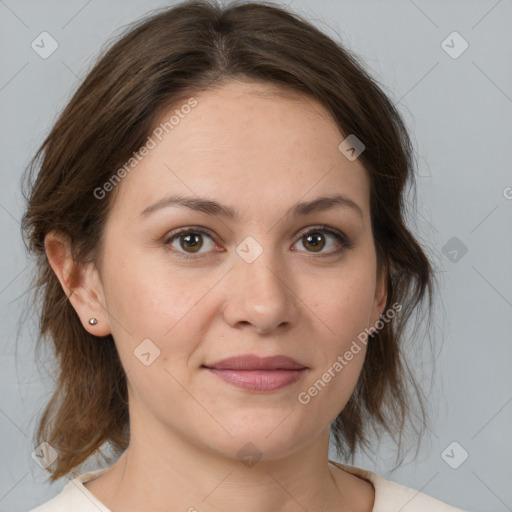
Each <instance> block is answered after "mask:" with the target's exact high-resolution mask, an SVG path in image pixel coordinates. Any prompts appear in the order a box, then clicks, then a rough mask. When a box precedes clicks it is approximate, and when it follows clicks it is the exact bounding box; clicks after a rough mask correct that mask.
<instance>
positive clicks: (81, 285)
mask: <svg viewBox="0 0 512 512" xmlns="http://www.w3.org/2000/svg"><path fill="white" fill-rule="evenodd" d="M44 243H45V249H46V256H47V258H48V261H49V263H50V265H51V267H52V269H53V271H54V272H55V275H56V276H57V278H58V279H59V281H60V284H61V286H62V288H63V290H64V293H65V294H66V296H67V297H68V299H69V301H70V302H71V305H72V306H73V308H74V309H75V311H76V313H77V315H78V316H79V318H80V320H81V321H82V325H83V326H84V328H85V330H86V331H88V332H89V333H91V334H93V335H95V336H106V335H107V334H110V332H111V331H110V324H109V315H108V313H107V309H106V304H105V298H104V292H103V285H102V283H101V279H100V276H99V274H98V271H97V269H96V267H95V266H94V264H93V263H87V264H79V263H77V262H75V261H74V260H73V257H72V254H71V244H70V243H69V239H68V237H66V236H65V235H63V234H61V233H56V232H54V231H52V232H50V233H48V234H47V235H46V237H45V240H44ZM91 317H94V318H96V319H97V320H98V323H97V324H96V325H90V324H89V318H91Z"/></svg>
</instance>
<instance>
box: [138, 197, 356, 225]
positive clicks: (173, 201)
mask: <svg viewBox="0 0 512 512" xmlns="http://www.w3.org/2000/svg"><path fill="white" fill-rule="evenodd" d="M171 206H183V207H185V208H188V209H190V210H193V211H197V212H200V213H205V214H207V215H212V216H216V217H224V218H226V219H229V220H232V221H239V220H240V218H241V216H240V213H239V212H238V211H237V210H236V209H234V208H232V207H231V206H227V205H223V204H220V203H218V202H217V201H214V200H212V199H207V198H202V197H188V196H181V195H174V196H169V197H164V198H162V199H160V200H158V201H157V202H156V203H153V204H152V205H150V206H148V207H147V208H145V209H144V210H142V211H141V212H140V213H139V218H143V219H144V218H147V217H149V216H150V215H151V214H152V213H153V212H155V211H157V210H160V209H162V208H167V207H171ZM336 207H346V208H350V209H351V210H353V211H354V212H356V213H357V214H358V215H359V216H360V217H361V219H362V218H363V211H362V209H361V208H360V207H359V206H358V205H357V204H356V203H355V202H354V201H352V199H350V198H349V197H347V196H345V195H343V194H335V195H331V196H321V197H317V198H316V199H313V200H312V201H305V202H301V203H297V204H296V205H294V206H293V207H292V208H290V210H289V212H290V211H291V214H292V216H293V217H300V216H303V215H308V214H310V213H314V212H323V211H326V210H329V209H331V208H336Z"/></svg>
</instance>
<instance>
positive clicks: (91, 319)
mask: <svg viewBox="0 0 512 512" xmlns="http://www.w3.org/2000/svg"><path fill="white" fill-rule="evenodd" d="M97 323H98V320H96V318H94V317H93V318H89V325H96V324H97Z"/></svg>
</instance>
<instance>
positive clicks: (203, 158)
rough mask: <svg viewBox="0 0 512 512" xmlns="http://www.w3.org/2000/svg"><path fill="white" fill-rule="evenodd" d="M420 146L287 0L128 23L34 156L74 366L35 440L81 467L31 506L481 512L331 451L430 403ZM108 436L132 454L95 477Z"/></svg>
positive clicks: (46, 270)
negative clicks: (424, 372) (422, 333)
mask: <svg viewBox="0 0 512 512" xmlns="http://www.w3.org/2000/svg"><path fill="white" fill-rule="evenodd" d="M411 154H412V148H411V144H410V141H409V138H408V135H407V132H406V130H405V128H404V125H403V123H402V121H401V119H400V116H399V114H398V113H397V111H396V110H395V109H394V107H393V105H392V104H391V102H390V101H389V100H388V98H387V97H386V96H385V95H384V94H383V93H382V91H381V90H380V89H379V88H378V87H377V85H376V84H375V82H374V81H372V79H371V78H370V77H369V75H368V74H367V73H366V72H365V71H364V69H363V67H362V66H361V65H359V64H358V63H357V62H356V60H355V59H354V58H353V57H352V56H350V55H349V54H348V53H347V52H346V50H344V49H343V48H341V47H340V46H339V45H337V44H336V43H334V42H333V41H332V40H331V39H329V38H328V37H327V36H325V35H323V34H322V33H321V32H319V31H318V30H317V29H315V28H314V27H313V26H312V25H310V24H308V23H307V22H306V21H304V20H302V19H300V18H299V17H298V16H295V15H293V14H292V13H289V12H287V11H286V10H284V9H281V8H278V7H276V6H273V5H271V4H263V3H260V4H256V3H247V4H238V5H232V6H227V7H220V6H217V5H215V4H210V3H206V2H197V1H195V2H187V3H183V4H180V5H177V6H175V7H172V8H169V9H165V10H163V11H161V12H159V13H157V14H155V15H153V16H152V17H150V18H147V19H145V20H142V21H141V22H139V23H138V24H137V25H136V26H133V27H131V28H130V30H129V31H128V32H126V33H125V34H124V36H123V37H122V38H121V39H120V40H119V41H118V42H116V43H115V44H114V45H113V46H112V47H111V48H110V49H109V50H108V51H107V52H106V53H105V54H104V55H103V57H102V58H101V59H100V60H99V61H98V62H97V63H96V65H95V66H94V68H93V69H92V71H91V72H90V73H89V75H88V76H87V77H86V79H85V81H84V82H83V84H82V85H81V86H80V87H79V89H78V90H77V92H76V93H75V95H74V96H73V98H72V99H71V101H70V103H69V104H68V105H67V107H66V109H65V110H64V112H63V113H62V115H61V116H60V118H59V119H58V121H57V123H56V124H55V126H54V128H53V129H52V131H51V133H50V134H49V136H48V138H47V139H46V140H45V142H44V143H43V145H42V147H41V148H40V150H39V152H38V154H37V155H36V156H35V158H34V161H33V163H32V166H31V171H32V172H33V171H35V170H36V168H39V167H40V170H39V173H38V175H37V177H36V178H35V179H33V180H32V181H31V183H30V193H29V195H28V197H27V202H28V204H27V211H26V213H25V215H24V218H23V228H24V233H25V237H26V240H27V242H28V243H27V245H28V247H29V249H30V250H31V251H33V252H34V253H35V254H36V255H37V256H38V258H39V260H38V274H37V282H36V290H38V291H39V293H40V294H41V299H42V305H43V307H42V311H41V334H42V335H43V336H47V337H49V338H50V339H51V340H52V342H53V343H54V346H55V350H56V356H57V358H58V360H59V363H60V366H59V370H60V371H59V377H58V382H57V386H56V390H55V393H54V395H53V397H52V399H51V401H50V402H49V404H48V405H47V407H46V409H45V411H44V414H43V416H42V418H41V420H40V424H39V429H38V431H37V433H36V434H37V435H36V437H37V439H36V445H37V446H38V449H39V450H40V454H41V455H40V456H41V458H42V460H44V461H45V463H44V467H46V468H47V469H48V471H49V472H50V473H51V476H50V480H51V481H55V480H57V479H58V478H60V477H62V476H66V475H69V474H72V475H73V476H74V478H73V479H72V481H71V482H69V483H68V484H67V486H66V487H65V488H64V489H63V490H62V492H61V493H60V494H59V495H58V496H56V497H55V498H54V499H52V500H50V501H48V502H47V503H45V504H43V505H41V506H40V507H37V508H36V509H34V511H37V512H57V511H61V510H66V511H68V510H74V511H78V510H80V511H96V510H102V511H113V512H117V511H123V512H124V511H135V510H137V511H140V510H144V511H163V510H166V511H169V510H188V511H195V510H198V511H214V510H215V511H216V510H223V511H226V510H227V511H229V510H238V509H239V508H240V507H243V509H244V510H246V511H257V512H266V511H273V512H274V511H276V510H280V511H295V510H297V511H298V510H319V511H320V510H321V511H326V512H327V511H360V512H362V511H365V512H367V511H372V510H373V511H375V512H383V511H396V510H406V511H409V512H410V511H422V512H423V511H429V510H436V511H446V512H448V511H456V510H460V509H456V508H454V507H452V506H450V505H448V504H445V503H442V502H440V501H438V500H436V499H434V498H433V497H430V496H428V495H426V494H423V493H419V492H417V491H415V490H413V489H410V488H407V487H405V486H402V485H400V484H398V483H394V482H392V481H389V480H386V479H384V478H382V477H380V476H379V475H377V474H375V473H372V472H370V471H365V470H362V469H360V468H356V467H353V466H348V465H346V464H341V463H338V462H334V461H330V460H329V459H328V448H329V435H330V434H332V436H333V440H334V442H335V445H336V448H337V452H338V455H340V456H343V457H352V458H353V456H354V454H355V453H356V450H357V449H358V448H359V447H361V448H364V447H367V446H369V444H370V438H369V432H370V428H371V427H373V428H374V430H375V431H378V430H379V428H380V430H384V431H387V432H388V433H391V434H393V435H394V436H399V437H400V438H401V437H402V433H403V430H404V422H405V420H406V419H407V418H408V416H409V413H410V411H411V410H412V407H413V401H412V399H411V397H410V396H409V391H410V389H412V390H414V391H415V393H416V395H417V396H416V398H417V400H418V402H417V403H419V404H420V411H421V412H422V413H424V408H423V405H422V403H421V392H420V391H419V389H418V388H417V387H415V384H414V380H411V381H410V382H409V381H408V373H407V371H406V370H407V366H406V364H405V362H404V360H403V356H402V348H401V347H402V343H408V340H407V339H406V338H405V336H404V335H403V333H404V329H405V326H406V324H407V320H408V319H410V318H411V314H412V313H413V312H414V311H415V310H416V308H419V307H420V306H421V304H422V303H423V302H424V301H425V300H428V304H429V305H430V301H431V298H432V289H433V273H432V269H431V266H430V263H429V261H428V259H427V257H426V256H425V253H424V251H423V250H422V248H421V246H420V245H419V244H418V242H417V241H416V240H415V239H414V237H413V236H412V235H411V233H410V232H409V231H408V230H407V228H406V226H405V222H404V199H403V193H404V189H405V185H406V184H407V183H408V182H409V181H410V180H412V178H413V175H412V162H411V160H412V159H411ZM39 164H40V165H39ZM32 175H33V174H31V176H32ZM422 418H423V419H422V421H423V422H424V421H426V420H427V418H426V416H425V415H423V417H422ZM422 425H423V424H422ZM377 427H378V428H377ZM105 444H107V446H110V447H111V448H112V450H113V455H114V458H115V459H116V462H115V463H114V464H112V465H111V466H110V467H106V468H103V469H99V470H96V471H93V472H89V473H85V474H82V475H76V469H77V468H78V467H79V465H80V464H82V463H83V462H84V461H86V460H87V459H89V457H90V456H91V455H93V454H97V453H102V454H103V452H102V451H101V450H102V449H104V448H105V446H104V445H105ZM398 448H399V450H398V451H400V449H401V448H402V446H401V443H400V442H399V443H398ZM106 460H108V461H109V462H110V461H111V459H106Z"/></svg>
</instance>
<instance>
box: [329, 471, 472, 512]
mask: <svg viewBox="0 0 512 512" xmlns="http://www.w3.org/2000/svg"><path fill="white" fill-rule="evenodd" d="M329 462H331V463H332V464H334V465H336V466H338V467H339V468H340V469H342V470H344V471H347V472H348V473H351V474H353V475H356V476H358V477H360V478H363V479H365V480H368V481H370V482H371V483H372V485H373V487H374V489H375V502H374V505H373V511H372V512H392V511H393V512H394V511H396V510H401V511H402V512H430V511H432V512H433V511H435V512H466V511H464V510H462V509H460V508H456V507H454V506H452V505H449V504H447V503H444V502H442V501H439V500H437V499H435V498H433V497H432V496H429V495H427V494H424V493H422V492H420V491H417V490H415V489H412V488H410V487H406V486H405V485H402V484H399V483H397V482H393V481H392V480H387V479H386V478H384V477H382V476H380V475H378V474H377V473H373V472H371V471H367V470H365V469H361V468H356V467H353V466H347V465H345V464H341V463H339V462H334V461H329Z"/></svg>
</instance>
